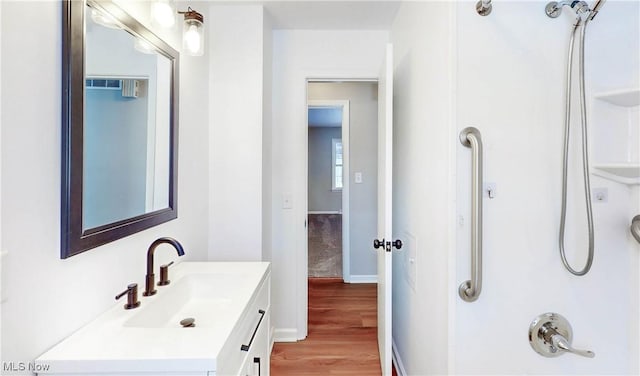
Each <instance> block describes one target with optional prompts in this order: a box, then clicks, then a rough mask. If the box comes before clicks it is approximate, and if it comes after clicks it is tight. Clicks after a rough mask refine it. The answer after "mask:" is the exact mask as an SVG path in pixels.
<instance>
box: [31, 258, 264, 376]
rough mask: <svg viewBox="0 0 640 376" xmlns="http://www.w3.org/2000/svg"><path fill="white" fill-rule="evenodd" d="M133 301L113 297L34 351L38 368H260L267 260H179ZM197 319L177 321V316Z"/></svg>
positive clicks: (249, 374)
mask: <svg viewBox="0 0 640 376" xmlns="http://www.w3.org/2000/svg"><path fill="white" fill-rule="evenodd" d="M140 300H141V303H142V304H141V305H140V307H139V308H136V309H131V310H125V309H123V308H122V304H120V303H118V304H117V306H114V307H113V308H112V309H110V310H109V311H107V312H105V313H104V314H102V315H101V316H99V317H98V318H96V319H95V320H94V321H93V322H91V323H89V324H87V325H86V326H85V327H83V328H81V329H80V330H78V331H77V332H76V333H74V334H72V335H71V336H69V337H68V338H66V339H64V340H63V341H61V342H60V343H59V344H57V345H55V346H54V347H53V348H51V349H50V350H49V351H47V352H46V353H44V354H43V355H41V356H40V357H39V358H38V359H36V362H35V363H36V365H37V366H38V367H37V368H38V369H41V370H46V371H43V372H39V373H38V375H58V376H78V375H84V376H91V375H96V376H97V375H100V376H138V375H145V376H149V375H156V376H265V375H269V357H270V352H269V349H270V348H271V346H270V344H271V339H270V333H271V330H270V327H271V322H270V320H271V268H270V264H269V263H265V262H183V263H180V264H178V265H175V266H174V267H173V269H172V275H171V284H170V285H169V286H164V287H161V288H158V293H157V294H156V295H154V296H151V297H140ZM187 317H192V318H194V319H195V327H192V328H183V327H181V326H180V324H179V322H180V321H181V319H183V318H187Z"/></svg>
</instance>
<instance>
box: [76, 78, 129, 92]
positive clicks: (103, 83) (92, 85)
mask: <svg viewBox="0 0 640 376" xmlns="http://www.w3.org/2000/svg"><path fill="white" fill-rule="evenodd" d="M85 86H86V88H87V89H106V90H120V89H121V88H122V80H107V79H104V78H89V79H87V80H86V85H85Z"/></svg>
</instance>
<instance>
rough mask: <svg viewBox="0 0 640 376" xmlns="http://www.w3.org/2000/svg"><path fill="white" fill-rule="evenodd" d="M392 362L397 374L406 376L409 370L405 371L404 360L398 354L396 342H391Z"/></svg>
mask: <svg viewBox="0 0 640 376" xmlns="http://www.w3.org/2000/svg"><path fill="white" fill-rule="evenodd" d="M391 360H392V361H393V364H394V365H395V367H396V372H398V376H406V375H407V370H406V369H404V363H402V358H400V354H398V348H397V347H396V341H393V340H392V341H391Z"/></svg>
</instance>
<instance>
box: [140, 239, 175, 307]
mask: <svg viewBox="0 0 640 376" xmlns="http://www.w3.org/2000/svg"><path fill="white" fill-rule="evenodd" d="M160 244H171V245H172V246H173V247H174V248H175V249H176V251H177V252H178V256H184V249H183V248H182V244H180V243H179V242H178V241H177V240H175V239H173V238H160V239H157V240H155V241H154V242H153V243H151V245H150V246H149V250H148V251H147V276H146V277H145V285H144V292H143V293H142V295H144V296H151V295H154V294H155V293H156V290H155V289H154V285H155V282H156V275H155V274H153V253H154V252H155V250H156V248H157V247H158V246H159V245H160Z"/></svg>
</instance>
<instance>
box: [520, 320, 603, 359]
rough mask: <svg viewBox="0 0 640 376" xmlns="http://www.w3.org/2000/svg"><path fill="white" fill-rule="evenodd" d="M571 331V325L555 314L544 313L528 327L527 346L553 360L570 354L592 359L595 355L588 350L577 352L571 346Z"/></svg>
mask: <svg viewBox="0 0 640 376" xmlns="http://www.w3.org/2000/svg"><path fill="white" fill-rule="evenodd" d="M572 338H573V330H572V329H571V324H569V321H567V319H565V318H564V317H563V316H561V315H559V314H557V313H552V312H548V313H544V314H542V315H540V316H538V317H536V318H535V319H534V320H533V322H532V323H531V326H529V344H530V345H531V347H532V348H533V350H535V352H537V353H538V354H540V355H542V356H544V357H547V358H553V357H556V356H560V355H562V354H564V353H572V354H575V355H580V356H584V357H585V358H593V357H595V356H596V354H595V353H594V352H593V351H589V350H577V349H574V348H573V347H572V346H571V340H572Z"/></svg>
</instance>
